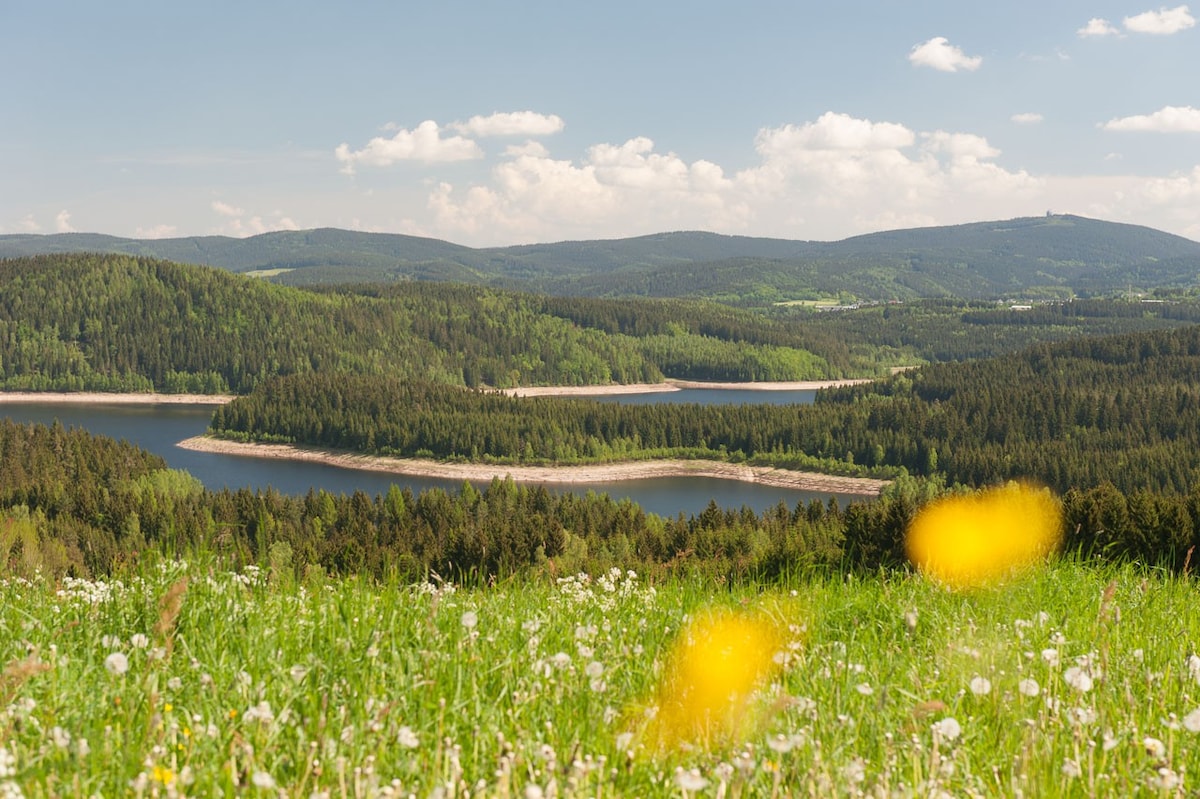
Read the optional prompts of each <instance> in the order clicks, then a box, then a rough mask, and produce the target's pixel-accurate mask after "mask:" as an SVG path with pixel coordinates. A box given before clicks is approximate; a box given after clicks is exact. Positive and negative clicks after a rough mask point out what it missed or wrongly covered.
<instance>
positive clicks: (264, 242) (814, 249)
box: [0, 215, 1200, 303]
mask: <svg viewBox="0 0 1200 799" xmlns="http://www.w3.org/2000/svg"><path fill="white" fill-rule="evenodd" d="M84 251H95V252H110V253H121V254H126V255H137V256H147V257H154V258H162V259H165V260H171V261H177V262H181V263H194V264H202V265H206V266H216V267H220V268H223V269H228V270H230V271H234V272H257V271H262V272H273V273H275V274H273V275H272V277H273V279H275V280H276V281H277V282H282V283H291V284H312V283H333V282H391V281H395V280H411V279H417V280H444V281H455V282H465V283H481V284H487V285H497V286H507V287H514V288H526V289H532V290H537V291H543V292H546V293H553V294H571V293H580V294H586V295H593V296H629V295H638V296H704V297H710V298H715V299H724V300H735V301H736V300H741V301H747V298H749V299H748V301H749V302H751V303H768V302H773V301H781V300H788V299H805V298H806V297H811V298H816V297H819V296H828V295H833V296H838V295H839V294H849V295H852V296H854V297H856V298H862V299H870V300H883V299H905V298H910V297H917V296H965V297H989V296H1006V295H1007V294H1011V293H1017V294H1021V293H1023V292H1024V293H1025V294H1030V293H1032V295H1033V296H1040V295H1048V296H1055V295H1072V294H1074V293H1077V292H1080V291H1084V292H1104V291H1112V290H1115V289H1117V288H1121V287H1128V286H1137V287H1139V288H1144V289H1154V288H1162V287H1181V286H1191V285H1194V284H1195V282H1196V277H1197V274H1196V273H1200V242H1196V241H1192V240H1191V239H1187V238H1185V237H1183V236H1178V235H1175V234H1171V233H1166V232H1163V231H1160V230H1156V229H1154V228H1149V227H1145V226H1141V225H1131V224H1127V223H1118V222H1108V221H1104V220H1096V219H1089V218H1087V217H1080V216H1073V215H1047V216H1043V217H1019V218H1015V219H1009V220H992V221H983V222H972V223H966V224H961V225H950V226H937V227H922V228H905V229H898V230H889V231H880V232H876V233H867V234H862V235H859V236H852V237H849V238H846V239H841V240H838V241H828V242H823V241H809V240H799V239H796V240H793V239H780V238H768V237H753V236H739V235H729V234H720V233H712V232H708V231H667V232H661V233H654V234H647V235H643V236H634V237H628V238H620V239H591V240H573V241H559V242H547V243H536V244H522V245H512V246H507V247H485V248H473V247H468V246H465V245H460V244H454V243H451V242H448V241H444V240H441V239H434V238H428V237H421V236H412V235H408V234H402V233H367V232H359V231H349V230H343V229H339V228H314V229H311V230H302V231H272V232H268V233H262V234H258V235H255V236H250V237H247V238H232V237H228V236H189V237H180V238H172V239H130V238H121V237H117V236H109V235H106V234H99V233H58V234H41V235H37V234H9V235H0V258H5V257H22V256H31V255H40V254H47V253H62V252H84ZM1193 261H1194V263H1193ZM715 274H721V275H722V278H721V285H706V283H708V282H711V280H709V281H706V280H705V278H706V277H708V278H711V276H712V275H715Z"/></svg>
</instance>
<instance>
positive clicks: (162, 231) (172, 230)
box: [133, 224, 179, 239]
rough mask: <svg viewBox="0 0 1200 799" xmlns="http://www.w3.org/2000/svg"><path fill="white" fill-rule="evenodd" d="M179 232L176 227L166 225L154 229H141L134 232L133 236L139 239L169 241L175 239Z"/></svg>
mask: <svg viewBox="0 0 1200 799" xmlns="http://www.w3.org/2000/svg"><path fill="white" fill-rule="evenodd" d="M178 232H179V231H178V228H176V227H175V226H174V225H165V224H164V225H154V226H152V227H139V228H137V229H136V230H135V231H134V232H133V235H134V237H135V238H139V239H169V238H173V237H174V236H175V235H176V234H177V233H178Z"/></svg>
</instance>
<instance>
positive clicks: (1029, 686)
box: [1017, 677, 1042, 696]
mask: <svg viewBox="0 0 1200 799" xmlns="http://www.w3.org/2000/svg"><path fill="white" fill-rule="evenodd" d="M1017 690H1018V691H1020V692H1021V696H1037V695H1038V693H1039V692H1040V691H1041V690H1042V689H1041V686H1039V685H1038V681H1037V680H1035V679H1032V678H1028V677H1027V678H1026V679H1024V680H1021V681H1020V682H1018V683H1017Z"/></svg>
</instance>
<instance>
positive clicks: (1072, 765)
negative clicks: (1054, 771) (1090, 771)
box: [1062, 757, 1083, 779]
mask: <svg viewBox="0 0 1200 799" xmlns="http://www.w3.org/2000/svg"><path fill="white" fill-rule="evenodd" d="M1062 773H1063V776H1064V777H1069V778H1071V779H1075V778H1076V777H1078V776H1079V775H1081V774H1083V769H1082V768H1080V767H1079V761H1078V760H1075V759H1074V758H1070V757H1068V758H1067V759H1066V760H1064V761H1063V764H1062Z"/></svg>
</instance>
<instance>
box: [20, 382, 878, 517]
mask: <svg viewBox="0 0 1200 799" xmlns="http://www.w3.org/2000/svg"><path fill="white" fill-rule="evenodd" d="M734 394H738V395H745V394H749V395H750V397H749V398H745V397H741V398H734V397H733V396H732V395H734ZM784 394H790V395H791V397H792V398H791V400H790V401H791V402H812V394H813V392H811V391H809V392H773V391H771V392H768V391H763V392H759V391H734V390H719V391H715V390H701V389H687V390H684V391H670V392H660V393H655V394H633V395H626V396H623V397H620V398H619V399H620V401H625V402H639V403H644V402H649V401H655V400H657V401H659V402H664V401H669V402H748V401H759V402H786V401H789V400H787V399H786V398H785V397H783V396H781V395H784ZM684 395H690V396H684ZM714 395H715V396H714ZM798 395H799V396H798ZM804 395H807V396H804ZM605 399H607V400H614V399H617V398H615V397H606V398H605ZM211 415H212V407H211V406H201V405H184V406H181V405H132V406H131V405H69V404H36V403H28V404H26V403H21V404H4V405H0V418H3V417H5V416H8V417H9V418H11V419H12V420H13V421H16V422H36V423H40V424H47V425H49V424H53V423H54V421H55V420H58V421H59V422H61V423H62V424H63V426H64V427H68V428H72V427H74V428H81V429H84V430H88V431H90V432H92V433H95V434H98V435H104V436H109V437H111V438H115V439H118V440H119V439H125V440H127V441H129V442H130V443H132V444H136V445H138V446H139V447H141V448H143V449H145V450H148V451H149V452H153V453H155V454H157V455H160V456H161V457H162V458H163V459H164V460H166V462H167V464H168V465H169V466H170V467H171V468H173V469H185V470H186V471H188V472H189V473H191V474H192V475H193V476H195V477H196V478H197V479H199V480H200V481H201V482H202V483H204V485H205V486H207V487H208V488H212V489H220V488H231V489H237V488H246V487H249V488H256V489H265V488H267V487H271V488H274V489H276V490H278V491H281V492H283V493H286V494H305V493H307V492H308V490H309V489H310V488H320V489H324V490H326V491H329V492H330V493H333V494H342V493H345V494H349V493H352V492H354V491H356V490H362V491H365V492H366V493H368V494H380V493H383V492H385V491H387V489H388V488H389V487H390V486H391V485H392V484H393V483H396V484H398V485H400V486H409V487H410V488H411V489H412V490H413V492H414V493H419V492H420V491H422V490H424V489H427V488H433V487H438V488H443V489H445V490H447V491H457V490H458V489H459V488H460V487H461V486H462V482H461V481H457V480H440V479H433V478H421V477H408V476H405V475H387V474H383V473H380V472H368V471H360V470H357V469H343V468H338V467H334V466H325V465H323V464H318V463H296V462H291V461H283V460H276V459H271V458H255V457H251V456H245V455H223V454H217V453H211V452H192V451H190V450H185V449H181V448H179V447H178V446H176V444H178V442H180V441H182V440H184V439H185V438H191V437H192V436H196V435H200V434H202V433H203V432H204V431H205V429H206V428H207V427H208V420H209V418H210V417H211ZM482 485H483V484H480V487H482ZM547 487H548V488H551V489H552V490H554V491H556V492H559V493H562V492H566V491H573V492H576V493H585V492H587V491H589V490H590V491H594V492H595V493H597V494H608V495H610V496H612V497H616V498H622V497H628V498H630V499H632V500H633V501H634V502H636V503H638V505H640V506H641V507H642V508H643V509H645V510H646V511H649V512H651V513H657V514H659V515H662V516H676V515H678V514H680V513H682V514H684V515H685V516H690V515H692V514H697V513H699V512H700V511H702V510H704V508H705V507H706V506H707V505H708V503H709V501H710V500H715V501H716V503H717V505H719V506H721V507H722V508H740V507H741V506H742V505H748V506H749V507H751V508H753V509H754V510H756V511H758V512H760V513H761V512H762V511H764V510H766V509H767V508H770V507H773V506H775V505H777V504H778V503H779V502H780V501H781V500H782V501H783V502H784V503H786V504H787V505H788V507H789V508H790V507H794V506H795V505H796V503H797V502H802V501H803V502H807V501H808V500H810V499H813V498H816V499H820V500H821V501H827V500H828V499H829V497H830V496H832V495H831V494H829V493H827V492H810V491H797V490H794V489H786V488H772V487H769V486H761V485H756V484H753V483H743V482H739V481H737V480H717V479H713V478H706V477H672V478H657V479H653V480H629V481H621V482H613V483H593V484H589V485H588V486H579V485H573V486H565V485H559V486H555V485H553V484H549V483H548V484H547ZM839 498H840V499H842V500H843V501H848V500H850V499H857V498H858V497H856V496H854V495H839Z"/></svg>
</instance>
